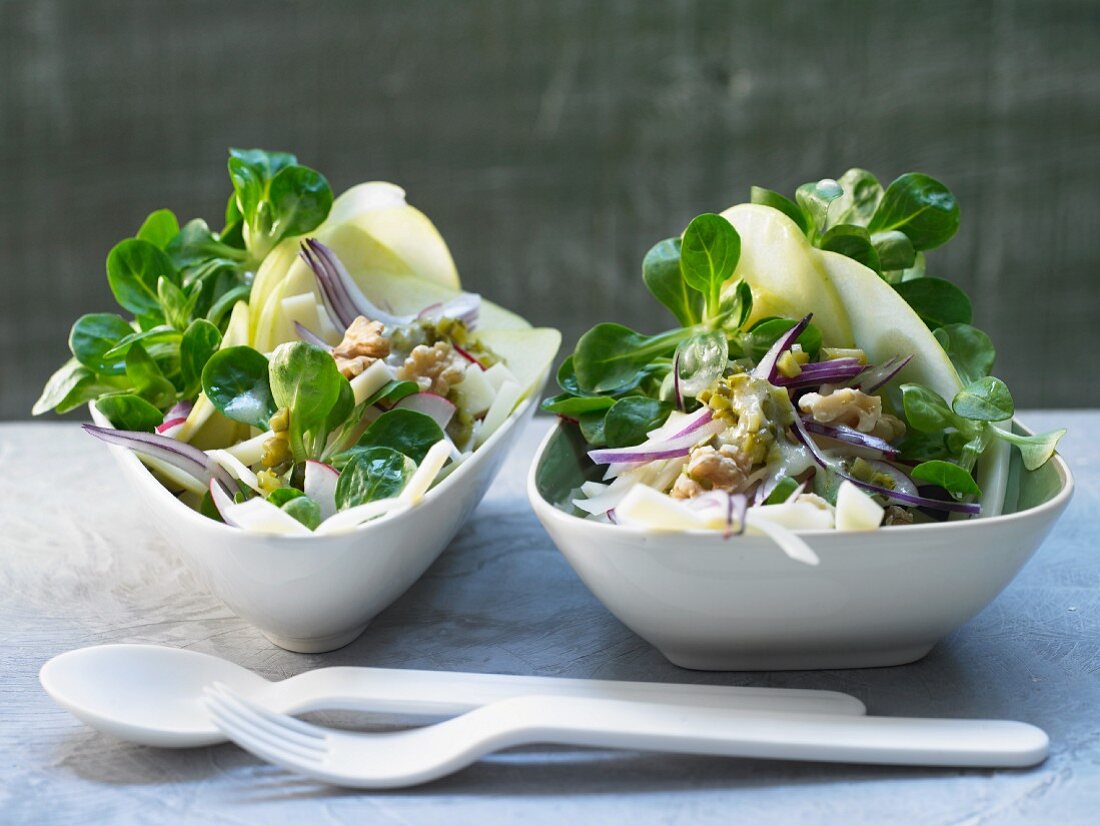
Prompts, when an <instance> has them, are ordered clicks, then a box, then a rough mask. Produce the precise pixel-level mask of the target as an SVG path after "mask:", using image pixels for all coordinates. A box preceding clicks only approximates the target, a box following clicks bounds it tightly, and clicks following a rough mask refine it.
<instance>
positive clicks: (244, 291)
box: [34, 149, 560, 650]
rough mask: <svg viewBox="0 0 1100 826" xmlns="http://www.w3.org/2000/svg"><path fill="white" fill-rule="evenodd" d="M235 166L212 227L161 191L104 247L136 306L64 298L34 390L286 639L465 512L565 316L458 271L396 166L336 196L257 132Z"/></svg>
mask: <svg viewBox="0 0 1100 826" xmlns="http://www.w3.org/2000/svg"><path fill="white" fill-rule="evenodd" d="M229 173H230V178H231V181H232V185H233V192H232V194H231V196H230V199H229V204H228V206H227V209H226V215H225V224H224V227H223V228H222V229H221V230H220V231H213V230H211V229H210V227H209V226H208V225H207V224H206V222H205V221H203V220H201V219H196V220H193V221H190V222H189V223H186V224H184V225H183V226H182V227H181V226H180V224H179V222H178V221H177V219H176V217H175V216H174V215H173V214H172V213H171V212H169V211H168V210H159V211H157V212H154V213H153V214H152V215H150V216H149V217H148V219H147V220H146V221H145V223H144V224H143V225H142V226H141V228H140V229H139V230H138V232H137V233H136V234H135V236H134V237H132V238H127V239H125V240H123V241H121V242H120V243H119V244H118V245H116V246H115V247H114V249H112V250H111V252H110V254H109V255H108V257H107V278H108V282H109V284H110V287H111V290H112V292H113V294H114V296H115V298H116V300H117V301H118V303H119V305H120V306H121V308H122V309H123V310H124V311H126V312H127V313H128V315H125V316H124V315H123V314H121V313H92V314H89V315H85V316H83V317H81V318H80V319H78V320H77V321H76V323H75V324H74V325H73V328H72V332H71V334H70V338H69V343H70V347H71V350H72V358H71V359H70V360H69V361H68V362H67V363H66V364H65V365H64V366H62V367H61V369H60V370H58V371H57V373H56V374H55V375H54V376H53V377H52V378H51V379H50V380H49V382H48V383H47V385H46V388H45V390H44V391H43V394H42V397H41V398H40V399H39V401H38V403H37V404H36V405H35V408H34V412H35V413H36V414H37V413H42V412H44V411H46V410H50V409H56V410H58V411H59V412H64V411H66V410H70V409H73V408H75V407H77V406H79V405H81V404H84V403H88V404H89V405H90V409H91V414H92V417H93V419H94V420H95V423H94V424H88V425H85V426H84V427H85V429H86V430H87V431H88V433H89V434H91V435H92V436H94V437H96V438H98V439H101V440H102V441H104V442H107V443H108V444H109V445H111V446H112V450H113V451H114V452H115V455H116V458H117V459H118V460H119V461H120V462H121V463H122V466H123V468H124V469H125V471H126V474H127V475H128V476H129V478H130V479H131V480H132V481H133V482H134V484H135V485H136V486H137V487H138V489H139V491H140V492H141V494H142V495H143V497H145V499H146V501H147V502H148V503H150V504H151V505H152V507H153V508H154V516H155V517H156V519H157V524H158V527H160V528H161V529H162V531H163V532H164V533H165V535H166V536H167V537H168V538H169V540H170V541H172V542H173V543H174V544H176V545H177V547H179V548H181V550H182V551H183V552H184V556H185V558H187V559H188V560H189V561H190V562H192V563H193V567H194V568H195V569H196V570H197V571H198V572H199V574H200V576H202V577H203V579H204V580H205V581H206V582H207V584H208V585H209V586H210V587H211V588H212V589H214V590H215V591H216V592H217V593H218V594H219V595H220V596H222V598H223V599H225V600H226V602H228V603H229V604H230V605H231V607H234V608H235V610H237V611H238V613H240V614H241V615H242V616H245V617H246V618H248V619H251V620H252V621H254V622H255V623H256V624H257V625H259V626H260V627H261V629H263V630H264V631H265V633H268V635H269V636H271V637H272V638H273V639H276V640H277V641H279V643H280V644H282V645H285V647H289V648H294V649H296V650H324V648H326V647H334V646H335V645H336V644H337V643H341V641H342V642H346V641H347V640H348V639H350V638H351V637H352V636H354V635H356V634H357V633H358V632H359V631H361V630H362V627H363V625H364V624H365V622H366V620H367V619H369V618H370V616H373V614H374V613H377V611H378V610H380V609H381V608H382V607H385V604H388V602H389V601H390V600H392V599H393V598H394V597H396V596H397V594H399V593H400V592H401V591H403V590H404V589H405V588H407V587H408V585H409V584H411V582H412V581H413V580H415V578H416V577H417V576H419V574H420V573H422V572H423V570H424V568H426V567H427V565H428V564H430V562H431V561H432V560H433V559H434V558H435V556H436V555H438V553H439V552H440V551H441V550H442V549H443V547H444V546H445V545H446V543H447V542H448V541H449V540H450V538H451V537H452V536H453V535H454V533H455V532H456V531H457V530H458V528H459V527H460V525H461V523H462V521H463V520H464V519H465V517H466V516H467V515H468V514H469V512H470V511H471V510H472V509H473V507H474V506H475V505H476V503H477V501H478V500H479V499H480V497H481V495H483V493H484V491H485V488H486V487H487V486H488V484H489V482H490V481H491V478H492V475H493V474H494V473H495V471H496V468H497V467H498V466H499V463H500V461H501V460H502V459H503V456H504V453H505V452H506V451H507V448H508V445H509V444H510V442H511V440H512V438H513V437H514V435H515V433H516V431H517V427H518V425H519V424H521V423H522V422H523V421H524V420H525V419H526V418H527V417H529V416H530V415H531V413H532V412H533V409H534V403H533V396H535V395H536V394H537V393H538V391H539V389H540V388H541V386H542V384H543V382H544V380H545V377H546V373H547V371H548V370H549V367H550V364H551V363H552V361H553V358H554V356H555V354H556V352H557V349H558V345H559V343H560V335H559V334H558V332H557V331H556V330H551V329H535V328H532V327H531V325H530V324H528V323H527V322H526V321H525V320H524V319H522V318H520V317H519V316H517V315H515V314H514V313H511V312H509V311H507V310H505V309H503V308H501V307H498V306H496V305H495V304H493V303H491V302H489V301H487V300H484V299H482V298H481V297H480V296H478V295H476V294H473V293H469V292H465V291H463V290H462V289H461V285H460V283H459V280H458V275H457V272H456V269H455V266H454V263H453V260H452V258H451V255H450V252H449V250H448V249H447V246H446V244H445V242H444V241H443V239H442V237H441V236H440V235H439V233H438V231H437V230H436V229H435V227H434V226H433V225H432V223H431V222H430V221H429V220H428V218H427V217H426V216H425V215H424V214H423V213H421V212H420V211H418V210H416V209H415V208H414V207H412V206H410V205H408V204H407V203H406V201H405V193H404V191H403V190H402V189H401V188H400V187H397V186H395V185H393V184H389V183H384V182H370V183H365V184H360V185H358V186H354V187H352V188H351V189H349V190H348V191H346V192H345V193H343V194H342V195H341V196H339V197H338V198H335V199H334V198H333V196H332V192H331V190H330V188H329V185H328V182H327V181H326V180H325V178H324V177H323V176H322V175H320V173H318V172H316V171H314V170H312V169H309V168H308V167H305V166H302V165H300V164H298V162H297V160H296V158H294V156H292V155H289V154H285V153H275V152H264V151H261V150H236V149H234V150H230V158H229ZM139 460H140V461H139ZM410 512H412V513H413V514H414V517H413V518H409V514H410ZM391 523H393V524H391ZM387 526H389V527H387ZM396 526H400V529H398V528H397V527H396ZM367 535H370V536H371V538H372V540H373V541H370V542H365V537H366V536H367ZM303 543H305V545H306V546H308V547H309V548H310V551H309V555H308V557H307V560H308V561H303V555H302V546H303ZM281 565H282V566H283V567H280V566H281ZM303 566H304V567H303ZM341 644H342V643H341Z"/></svg>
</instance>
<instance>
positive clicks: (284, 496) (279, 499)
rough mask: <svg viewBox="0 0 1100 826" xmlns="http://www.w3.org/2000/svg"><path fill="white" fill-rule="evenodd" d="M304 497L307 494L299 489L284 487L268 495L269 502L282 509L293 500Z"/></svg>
mask: <svg viewBox="0 0 1100 826" xmlns="http://www.w3.org/2000/svg"><path fill="white" fill-rule="evenodd" d="M302 496H305V493H303V492H302V491H300V490H298V489H297V488H291V487H282V488H275V490H273V491H271V493H269V494H268V495H267V501H268V502H270V503H271V504H272V505H274V506H275V507H277V508H281V507H282V506H283V505H285V504H286V503H287V502H289V501H291V500H292V499H298V498H300V497H302Z"/></svg>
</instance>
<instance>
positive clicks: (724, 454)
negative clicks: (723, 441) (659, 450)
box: [671, 444, 752, 499]
mask: <svg viewBox="0 0 1100 826" xmlns="http://www.w3.org/2000/svg"><path fill="white" fill-rule="evenodd" d="M751 467H752V460H751V459H749V458H748V457H746V456H745V455H744V454H743V453H741V451H740V450H739V448H738V446H737V445H734V444H729V445H722V447H720V448H718V449H717V450H715V449H714V448H713V447H710V446H709V445H703V446H701V447H697V448H695V449H694V450H693V451H692V452H691V457H690V458H689V459H688V462H687V464H686V465H685V466H684V469H683V471H682V472H681V473H680V476H679V477H678V478H677V479H676V483H675V484H674V485H673V486H672V492H671V493H672V497H673V498H674V499H691V498H692V497H694V496H698V495H699V494H700V493H702V492H703V491H704V490H724V491H729V492H730V493H734V492H737V491H740V490H741V489H743V488H744V487H745V483H746V481H747V480H746V475H747V471H748V470H749V469H750V468H751Z"/></svg>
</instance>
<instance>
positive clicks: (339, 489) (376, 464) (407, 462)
mask: <svg viewBox="0 0 1100 826" xmlns="http://www.w3.org/2000/svg"><path fill="white" fill-rule="evenodd" d="M414 469H415V468H414V466H413V462H412V460H411V459H409V458H408V457H407V456H405V455H404V454H403V453H401V452H399V451H397V450H394V449H393V448H390V447H371V448H367V449H365V450H362V451H357V452H355V454H354V455H352V456H351V457H350V459H349V460H348V463H347V465H346V466H345V467H344V469H343V470H342V471H341V472H340V478H339V479H337V480H336V508H337V510H347V509H348V508H353V507H355V506H357V505H362V504H365V503H367V502H374V501H376V500H378V499H388V498H390V497H391V496H397V495H398V494H399V493H401V491H402V490H403V489H404V487H405V484H406V483H407V482H408V479H409V476H410V475H412V472H413V470H414Z"/></svg>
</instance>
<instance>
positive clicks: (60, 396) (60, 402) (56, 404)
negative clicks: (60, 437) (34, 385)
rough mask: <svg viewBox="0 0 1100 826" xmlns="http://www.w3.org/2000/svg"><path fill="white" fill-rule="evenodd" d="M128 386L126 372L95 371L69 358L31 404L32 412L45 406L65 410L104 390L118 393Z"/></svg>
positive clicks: (66, 411)
mask: <svg viewBox="0 0 1100 826" xmlns="http://www.w3.org/2000/svg"><path fill="white" fill-rule="evenodd" d="M128 386H129V382H128V381H127V379H126V377H125V376H121V377H117V378H116V377H113V376H103V375H96V373H95V372H94V371H93V370H90V369H88V368H87V367H85V366H84V365H83V364H81V363H80V362H79V361H77V360H76V359H75V358H71V359H69V360H68V361H67V362H65V363H64V364H63V365H61V367H59V368H58V369H57V371H56V372H54V374H53V375H52V376H50V378H49V381H47V382H46V386H45V387H44V388H42V395H41V396H39V397H38V401H36V402H35V403H34V407H33V408H31V414H32V415H34V416H40V415H41V414H43V413H45V412H46V411H47V410H54V409H56V410H57V412H58V413H68V412H69V411H70V410H73V409H74V408H77V407H79V406H80V405H82V404H85V403H86V402H90V401H91V400H92V399H96V398H99V397H100V396H101V395H103V394H104V393H117V392H119V391H120V390H125V389H126V388H127V387H128Z"/></svg>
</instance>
